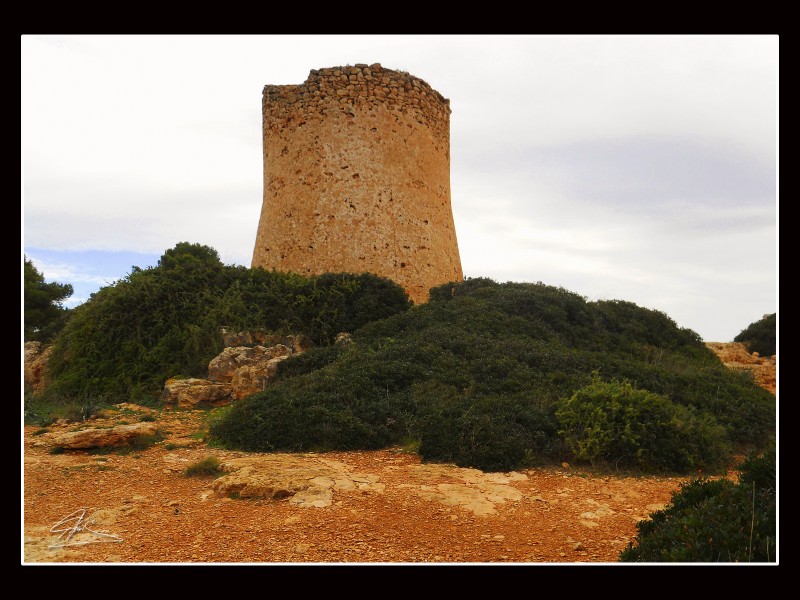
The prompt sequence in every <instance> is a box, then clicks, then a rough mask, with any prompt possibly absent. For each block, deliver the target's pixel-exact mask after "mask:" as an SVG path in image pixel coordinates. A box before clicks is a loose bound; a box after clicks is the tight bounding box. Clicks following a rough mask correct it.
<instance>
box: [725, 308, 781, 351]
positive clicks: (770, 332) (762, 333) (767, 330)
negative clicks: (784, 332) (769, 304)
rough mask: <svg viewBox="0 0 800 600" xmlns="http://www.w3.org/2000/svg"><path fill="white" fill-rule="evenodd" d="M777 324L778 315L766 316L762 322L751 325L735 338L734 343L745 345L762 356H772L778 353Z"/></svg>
mask: <svg viewBox="0 0 800 600" xmlns="http://www.w3.org/2000/svg"><path fill="white" fill-rule="evenodd" d="M777 323H778V317H777V313H772V314H771V315H764V318H763V319H761V320H760V321H756V322H755V323H750V325H748V326H747V327H746V328H745V329H744V330H743V331H742V332H741V333H740V334H739V335H737V336H736V337H735V338H733V341H734V342H741V343H743V344H744V345H745V346H746V347H747V349H748V351H750V352H758V353H759V354H760V355H761V356H772V355H774V354H775V352H776V341H775V339H776V329H777Z"/></svg>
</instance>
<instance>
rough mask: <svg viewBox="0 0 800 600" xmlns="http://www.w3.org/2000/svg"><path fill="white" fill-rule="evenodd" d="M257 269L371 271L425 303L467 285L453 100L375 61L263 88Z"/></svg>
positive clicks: (254, 261)
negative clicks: (457, 212)
mask: <svg viewBox="0 0 800 600" xmlns="http://www.w3.org/2000/svg"><path fill="white" fill-rule="evenodd" d="M262 108H263V135H264V200H263V205H262V209H261V218H260V220H259V225H258V234H257V237H256V244H255V249H254V251H253V261H252V266H253V267H263V268H265V269H275V270H278V271H291V272H296V273H301V274H304V275H316V274H321V273H325V272H352V273H362V272H369V273H374V274H376V275H381V276H384V277H388V278H390V279H393V280H394V281H396V282H397V283H399V284H400V285H402V286H403V287H404V288H405V290H406V292H407V293H408V295H409V296H410V297H411V299H412V300H414V301H415V302H417V303H420V302H425V301H427V299H428V290H429V289H430V288H431V287H433V286H436V285H439V284H442V283H447V282H450V281H461V280H462V279H463V273H462V270H461V259H460V257H459V253H458V242H457V240H456V232H455V226H454V223H453V213H452V208H451V204H450V101H449V100H447V99H445V98H444V97H442V95H441V94H439V93H438V92H437V91H435V90H433V89H432V88H431V87H430V86H429V85H428V84H427V83H425V82H424V81H422V80H421V79H418V78H416V77H413V76H412V75H409V74H408V73H404V72H401V71H393V70H390V69H385V68H383V67H382V66H381V65H379V64H373V65H366V64H359V65H355V66H346V67H332V68H325V69H319V70H312V71H311V73H310V74H309V77H308V79H306V81H305V83H303V84H300V85H267V86H265V87H264V92H263V98H262Z"/></svg>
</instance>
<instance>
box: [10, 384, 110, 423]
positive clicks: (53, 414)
mask: <svg viewBox="0 0 800 600" xmlns="http://www.w3.org/2000/svg"><path fill="white" fill-rule="evenodd" d="M109 405H110V401H109V400H108V398H107V397H105V396H98V395H95V394H92V393H86V394H83V395H80V396H73V395H70V394H60V393H55V392H52V391H45V392H44V393H42V394H39V395H33V394H25V396H24V409H23V412H24V421H25V423H26V424H34V423H35V424H38V425H40V426H42V427H46V426H48V425H51V424H53V423H55V422H56V421H57V420H58V419H66V420H68V421H72V422H80V421H86V420H88V419H90V418H91V417H93V416H95V415H97V414H98V413H99V412H100V411H101V410H102V409H104V408H106V407H108V406H109Z"/></svg>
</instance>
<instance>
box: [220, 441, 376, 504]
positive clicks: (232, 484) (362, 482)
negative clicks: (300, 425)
mask: <svg viewBox="0 0 800 600" xmlns="http://www.w3.org/2000/svg"><path fill="white" fill-rule="evenodd" d="M223 469H225V471H227V472H228V473H227V474H226V475H223V476H222V477H220V478H218V479H216V480H215V481H214V482H213V483H212V488H213V490H214V492H215V493H216V494H217V495H219V496H229V497H231V496H233V497H239V498H266V499H272V500H282V499H286V498H288V499H289V502H290V503H291V504H294V505H296V506H299V507H304V508H306V507H316V508H324V507H326V506H330V505H331V503H332V502H333V498H334V494H337V493H346V492H361V493H369V492H378V493H380V492H383V491H384V489H385V485H384V484H382V483H381V482H380V478H379V477H378V476H377V475H373V474H364V473H351V472H349V470H348V469H347V466H346V465H344V464H343V463H340V462H337V461H333V460H325V459H323V458H319V457H315V456H297V455H287V454H278V455H269V456H254V457H246V458H237V459H231V460H229V461H226V462H224V463H223Z"/></svg>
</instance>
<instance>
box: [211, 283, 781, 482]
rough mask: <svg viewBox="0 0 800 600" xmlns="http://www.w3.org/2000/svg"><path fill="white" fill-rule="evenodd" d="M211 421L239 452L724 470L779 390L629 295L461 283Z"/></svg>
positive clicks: (761, 425)
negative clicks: (401, 448) (410, 454)
mask: <svg viewBox="0 0 800 600" xmlns="http://www.w3.org/2000/svg"><path fill="white" fill-rule="evenodd" d="M279 373H280V375H281V379H280V380H279V381H278V382H277V383H276V384H275V385H274V386H273V387H271V388H269V389H267V390H266V391H265V392H262V393H259V394H256V395H254V396H251V397H249V398H246V399H243V400H241V401H239V402H238V403H236V404H234V405H232V406H231V407H229V408H227V409H225V410H224V411H223V412H222V414H221V415H219V416H218V418H217V419H216V420H215V421H214V422H213V424H212V426H211V430H210V433H211V435H212V437H213V438H214V439H215V440H216V441H217V443H220V444H222V445H225V446H228V447H232V448H240V449H244V450H250V451H279V450H280V451H308V450H316V451H321V450H328V449H339V450H348V449H377V448H382V447H386V446H387V445H392V444H404V445H407V446H411V447H415V448H417V450H418V452H419V453H420V455H421V457H422V459H423V460H426V461H442V462H453V463H456V464H457V465H460V466H472V467H477V468H480V469H483V470H487V471H500V470H510V469H514V468H519V467H522V466H526V465H533V464H537V463H538V464H541V463H546V462H549V461H553V460H555V461H561V460H565V459H566V460H575V461H584V462H589V463H592V464H594V465H598V466H606V467H608V466H610V467H615V468H632V469H637V470H644V471H672V472H689V471H693V470H696V469H698V468H703V469H705V470H706V471H709V470H713V469H715V468H717V467H720V466H722V465H724V464H726V462H727V461H728V460H729V459H730V456H731V452H733V451H742V450H743V449H744V448H747V447H749V448H761V447H765V446H766V445H767V444H768V443H769V442H770V440H771V439H773V437H774V432H775V398H774V396H773V395H772V394H770V393H769V392H767V391H766V390H763V389H761V388H760V387H758V386H757V385H756V384H755V383H754V382H753V380H752V377H751V376H750V375H749V374H748V373H743V372H736V371H732V370H729V369H727V368H725V367H724V366H723V365H722V364H721V362H720V361H719V360H718V359H717V358H716V357H715V356H714V354H713V353H712V352H711V351H710V350H709V349H707V348H706V347H705V346H704V344H703V343H702V342H701V340H700V338H699V336H698V335H697V334H696V333H694V332H693V331H691V330H688V329H682V328H679V327H677V326H676V324H675V323H674V322H673V321H672V320H671V319H670V318H669V317H667V316H666V315H665V314H663V313H661V312H658V311H654V310H650V309H646V308H641V307H638V306H636V305H635V304H632V303H630V302H624V301H599V302H587V301H586V300H585V299H584V298H583V297H581V296H579V295H577V294H574V293H571V292H569V291H567V290H564V289H561V288H556V287H551V286H547V285H544V284H541V283H538V284H529V283H504V284H499V283H496V282H494V281H492V280H490V279H483V278H479V279H468V280H466V281H464V282H461V283H456V284H446V285H442V286H439V287H437V288H433V289H432V290H431V298H430V302H429V303H427V304H424V305H421V306H415V307H413V308H411V309H409V310H404V311H402V312H398V313H397V314H394V315H392V316H388V317H386V318H383V319H380V320H375V321H372V322H370V323H368V324H365V325H364V326H363V327H361V328H360V329H358V330H355V331H353V332H352V343H350V344H348V345H336V344H333V345H327V346H322V347H318V348H316V349H313V350H311V351H309V352H307V353H305V354H302V355H299V356H295V357H292V358H290V359H288V360H286V361H284V362H282V363H281V367H280V371H279Z"/></svg>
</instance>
